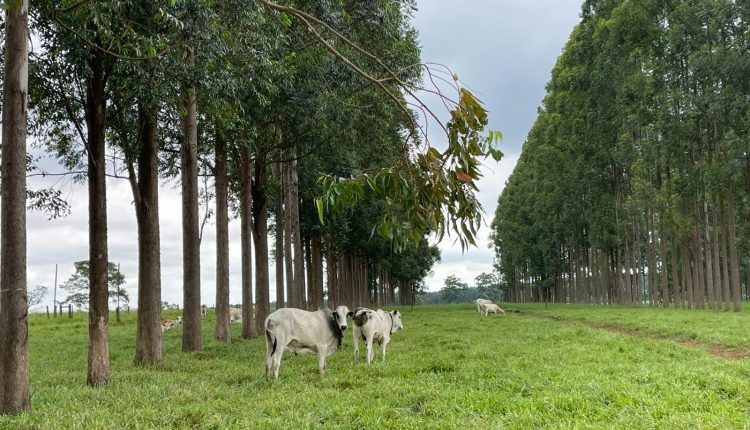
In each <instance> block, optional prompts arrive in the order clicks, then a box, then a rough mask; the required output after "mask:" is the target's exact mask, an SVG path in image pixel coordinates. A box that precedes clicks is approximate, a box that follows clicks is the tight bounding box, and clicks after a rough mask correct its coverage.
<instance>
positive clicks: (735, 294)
mask: <svg viewBox="0 0 750 430" xmlns="http://www.w3.org/2000/svg"><path fill="white" fill-rule="evenodd" d="M733 188H734V187H732V185H729V188H728V190H727V230H728V231H727V236H728V237H729V240H728V242H729V243H728V246H729V258H730V263H731V276H732V302H733V304H734V311H735V312H739V311H740V310H742V304H741V301H740V265H739V258H738V257H737V239H736V235H735V225H734V223H735V221H734V190H733Z"/></svg>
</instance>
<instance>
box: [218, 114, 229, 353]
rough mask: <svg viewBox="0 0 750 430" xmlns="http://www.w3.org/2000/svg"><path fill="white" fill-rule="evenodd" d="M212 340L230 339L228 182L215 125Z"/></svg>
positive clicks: (222, 145) (221, 141) (222, 143)
mask: <svg viewBox="0 0 750 430" xmlns="http://www.w3.org/2000/svg"><path fill="white" fill-rule="evenodd" d="M214 150H215V151H216V172H215V175H216V330H215V332H214V337H215V338H216V340H220V341H224V342H228V341H229V340H231V338H232V331H231V329H230V315H229V205H228V203H227V200H228V194H229V179H228V176H227V142H226V141H225V140H224V135H223V133H222V129H221V126H220V124H218V123H217V124H216V143H215V148H214Z"/></svg>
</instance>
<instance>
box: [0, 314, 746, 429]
mask: <svg viewBox="0 0 750 430" xmlns="http://www.w3.org/2000/svg"><path fill="white" fill-rule="evenodd" d="M542 309H543V306H542ZM542 309H536V308H534V307H528V308H527V307H524V310H535V311H540V312H541V311H542ZM550 309H551V310H548V311H547V312H559V313H560V314H564V315H565V316H567V317H569V318H570V319H575V318H579V319H581V318H589V319H593V318H597V316H595V315H599V314H600V316H601V315H605V313H606V314H609V312H611V311H614V314H613V315H617V321H618V322H631V323H633V324H642V325H644V326H648V325H649V324H650V322H649V321H652V320H653V321H655V322H654V324H655V325H654V326H653V327H655V328H656V327H661V325H662V324H664V325H667V324H668V323H669V322H670V321H673V322H674V321H687V322H688V323H689V324H690V325H691V326H700V325H703V324H709V325H708V326H707V327H705V328H701V329H697V328H696V329H695V332H696V333H697V334H696V335H697V336H707V338H710V336H709V335H710V333H709V332H710V331H711V330H712V327H713V324H714V322H713V321H714V318H716V319H717V321H718V322H717V323H716V326H717V327H718V328H720V327H721V323H720V322H721V320H722V319H725V320H726V324H727V325H734V324H738V325H739V324H741V321H742V320H741V319H737V318H738V317H737V316H735V315H734V314H728V313H709V312H700V311H694V312H673V313H674V314H675V315H677V314H679V315H680V319H676V320H664V321H662V320H661V318H666V317H664V316H663V315H662V314H659V313H658V312H652V310H650V309H643V308H638V309H607V310H604V309H601V308H598V309H586V308H583V307H582V308H581V309H577V308H570V307H565V306H557V307H554V308H552V307H551V308H550ZM402 312H403V313H404V316H403V319H404V326H405V330H404V331H403V332H399V333H397V334H396V335H394V337H393V340H392V342H391V344H390V345H389V349H388V357H387V361H386V363H380V362H379V358H378V360H376V362H375V363H374V364H373V365H371V366H368V365H366V364H364V363H363V362H360V363H358V364H353V363H352V356H353V349H352V343H351V337H350V336H351V333H346V337H345V339H344V346H343V347H342V350H341V351H339V352H338V353H337V354H335V355H334V356H332V357H331V358H330V359H329V361H328V374H327V375H326V376H325V377H323V378H321V377H320V376H319V375H318V374H317V360H316V357H315V356H314V355H301V356H294V355H293V354H285V356H284V359H283V361H282V364H281V378H280V379H279V380H278V381H271V382H269V381H265V380H263V379H262V374H263V369H264V364H263V358H264V354H265V344H264V341H263V339H262V338H259V339H254V340H251V341H244V340H236V341H234V342H232V343H231V344H223V343H219V342H216V341H214V340H213V339H212V333H213V320H212V317H211V316H209V317H208V318H206V319H205V320H204V351H202V352H200V353H191V354H187V353H182V352H180V344H181V343H180V335H181V329H180V328H177V329H174V330H171V331H169V332H167V333H166V337H165V343H164V348H165V360H164V362H163V364H160V365H158V366H154V367H147V368H140V367H136V366H134V365H133V364H132V360H133V354H134V352H133V349H134V338H135V315H134V314H133V313H131V314H129V315H125V319H124V324H122V325H115V324H113V325H112V327H111V332H110V337H111V345H110V352H111V357H112V369H113V376H112V382H111V383H110V384H109V385H108V386H106V387H103V388H98V389H93V388H88V387H86V386H85V375H86V341H87V328H86V316H85V315H83V314H77V315H76V316H75V318H74V319H73V320H68V319H58V320H48V319H47V318H46V317H44V316H36V315H34V316H33V317H32V318H31V320H30V339H29V341H30V350H31V356H30V362H31V364H30V366H31V369H30V371H31V379H32V380H31V389H32V402H33V407H34V411H33V412H31V413H29V414H24V415H21V416H17V417H0V428H2V429H14V430H15V429H27V428H28V429H33V428H40V429H58V428H59V429H67V428H80V429H98V428H102V429H105V428H106V429H125V428H138V429H141V428H142V429H171V428H179V429H182V428H197V429H256V428H257V429H291V428H294V429H301V428H331V429H371V428H383V429H386V428H387V429H391V428H404V429H454V428H461V429H467V428H468V429H475V428H476V429H479V428H512V429H514V428H555V429H556V428H564V429H574V428H575V429H586V428H591V429H601V428H614V429H617V428H621V429H629V430H632V429H643V428H659V429H664V428H669V429H679V428H690V429H693V428H696V429H697V428H700V429H703V428H747V425H748V424H747V423H750V361H749V360H738V361H732V360H725V359H721V358H718V357H714V356H711V355H709V354H708V353H706V352H705V351H704V350H701V349H696V348H687V347H684V346H680V345H678V344H676V343H675V342H672V341H669V340H654V339H649V338H641V337H634V336H628V335H625V334H620V333H613V332H610V331H606V330H596V329H593V328H590V327H588V326H586V325H581V324H564V323H561V322H558V321H554V320H551V319H544V318H535V317H531V316H528V315H525V314H508V315H507V316H505V317H489V318H480V317H479V316H478V315H477V313H476V311H475V310H474V307H473V306H471V305H460V306H430V307H421V308H416V309H415V310H414V311H410V310H408V309H402ZM669 317H671V314H669ZM706 318H708V320H707V319H706ZM706 321H709V322H708V323H707V322H706ZM233 330H234V332H233V335H235V336H236V337H237V338H238V337H239V326H234V327H233ZM677 332H679V331H676V333H677ZM680 333H681V332H680ZM722 336H724V335H722ZM726 336H727V337H726V340H727V342H729V343H731V344H742V345H744V343H743V342H745V340H744V338H745V336H746V335H745V334H744V333H742V332H740V331H736V332H735V333H734V337H732V334H731V330H729V329H727V334H726ZM720 338H722V339H724V337H720ZM376 358H377V356H376Z"/></svg>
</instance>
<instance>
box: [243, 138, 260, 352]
mask: <svg viewBox="0 0 750 430" xmlns="http://www.w3.org/2000/svg"><path fill="white" fill-rule="evenodd" d="M239 170H240V241H241V242H242V244H241V246H242V338H243V339H252V338H254V337H255V336H256V335H257V329H256V327H255V318H254V317H253V281H252V280H253V266H252V258H253V252H252V249H251V245H250V241H251V237H252V234H253V233H252V232H253V220H252V202H253V197H252V181H253V164H252V159H251V157H250V149H248V148H241V149H240V169H239Z"/></svg>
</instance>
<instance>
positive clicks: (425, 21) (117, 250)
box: [27, 0, 581, 310]
mask: <svg viewBox="0 0 750 430" xmlns="http://www.w3.org/2000/svg"><path fill="white" fill-rule="evenodd" d="M580 1H581V0H463V1H448V0H421V1H418V10H417V11H416V12H415V15H414V21H413V23H414V26H415V27H416V28H417V30H418V31H419V34H420V44H421V49H422V61H423V62H433V63H440V64H444V65H446V66H448V67H449V68H450V69H451V70H452V71H453V72H454V73H455V74H457V75H458V77H459V79H460V80H461V83H462V84H463V85H465V86H466V87H467V88H469V89H471V90H472V91H473V92H474V93H475V95H477V96H478V97H479V98H480V99H481V100H482V101H483V102H484V104H485V106H486V107H487V108H488V110H489V113H490V116H489V117H490V124H489V125H490V128H492V129H495V130H500V131H501V132H502V133H503V135H504V138H503V142H502V144H501V147H500V148H501V150H502V151H503V152H504V153H505V157H504V158H503V159H502V160H501V161H500V162H499V163H495V162H494V161H492V160H488V161H487V162H486V163H485V166H484V167H483V174H484V177H483V178H482V179H481V180H480V181H479V184H478V186H479V189H480V192H479V199H480V202H481V204H482V206H483V207H484V209H485V226H484V227H482V228H481V229H480V232H479V240H478V245H479V246H478V247H477V248H472V249H469V250H468V251H466V252H465V253H464V252H462V251H461V248H460V246H459V245H458V244H457V243H454V242H453V241H452V240H451V239H444V240H443V241H442V242H441V243H439V244H438V246H439V247H440V250H441V254H442V260H441V262H440V263H438V264H437V265H436V266H435V267H434V268H433V273H432V275H431V276H429V277H428V278H427V280H426V284H427V286H428V289H429V290H431V291H437V290H439V289H440V288H441V287H442V286H443V282H444V280H445V278H446V277H447V276H448V275H455V276H457V277H459V278H460V279H461V280H463V281H464V282H467V283H469V284H473V281H474V278H475V277H476V276H477V275H479V274H481V273H482V272H490V271H492V262H493V258H494V251H493V250H492V249H491V248H490V246H489V245H490V240H489V232H490V229H489V224H490V223H491V221H492V216H493V214H494V212H495V207H496V206H497V197H498V196H499V194H500V192H501V191H502V188H503V186H504V184H505V181H506V180H507V178H508V176H509V175H510V174H511V172H512V170H513V167H514V165H515V163H516V161H517V160H518V156H519V153H520V150H521V145H522V143H523V141H524V139H525V136H526V134H527V133H528V131H529V129H530V128H531V125H532V124H533V122H534V119H535V118H536V112H537V108H538V107H539V105H540V104H541V100H542V98H543V97H544V93H545V91H544V86H545V84H546V83H547V81H548V80H549V78H550V71H551V69H552V66H553V65H554V63H555V61H556V59H557V57H558V56H559V54H560V52H561V50H562V47H563V45H564V44H565V42H566V40H567V38H568V36H569V34H570V32H571V31H572V29H573V27H574V26H575V24H576V23H577V22H578V19H579V12H580ZM428 103H430V104H433V106H431V107H434V110H435V111H440V109H439V108H440V107H439V106H437V105H434V104H435V103H436V101H435V100H432V101H431V102H428ZM442 111H443V112H445V109H444V108H443V109H442ZM436 129H437V126H432V128H431V130H433V132H431V133H430V141H431V143H432V144H433V145H435V146H438V147H439V146H440V145H441V142H442V141H443V140H444V139H443V138H442V137H441V136H439V135H437V134H434V133H436ZM49 171H51V172H60V171H62V168H54V167H52V168H50V170H49ZM51 181H56V182H57V185H58V186H59V188H60V189H61V190H62V191H63V195H64V197H65V198H66V199H67V201H68V202H69V203H70V204H71V215H70V216H68V217H66V218H63V219H57V220H48V219H47V217H46V216H45V215H44V214H41V213H33V212H32V213H29V214H28V218H27V240H28V244H27V245H28V262H27V264H28V268H27V275H28V284H29V285H30V286H35V285H45V286H48V287H49V288H50V293H49V295H48V296H47V297H46V298H45V300H44V301H43V302H42V305H41V306H37V309H36V310H40V309H43V308H44V305H51V304H52V300H53V297H52V296H53V286H54V283H55V265H57V266H58V268H57V280H58V281H57V282H58V286H59V285H60V284H61V283H62V282H64V281H65V280H66V279H68V278H69V277H70V275H71V274H72V273H73V272H74V268H73V263H74V262H75V261H80V260H86V259H88V227H87V223H88V218H87V213H88V210H87V207H88V206H87V205H88V200H87V191H86V187H85V186H84V185H82V184H75V183H72V182H71V181H69V180H67V179H59V178H58V179H52V180H51V179H50V178H38V177H34V178H29V187H30V188H35V187H43V186H44V187H46V186H49V184H50V183H51ZM107 193H108V199H107V205H108V211H107V212H108V222H109V259H110V261H113V262H115V263H119V264H120V267H121V271H122V273H124V274H125V276H126V284H125V285H124V287H125V288H126V289H127V290H128V292H129V293H130V299H131V304H135V303H136V302H137V300H136V297H137V296H136V291H137V274H138V254H137V248H138V242H137V226H136V221H135V209H134V207H133V204H132V200H133V198H132V194H131V191H130V187H129V185H128V183H127V182H126V181H124V180H118V179H110V180H109V181H108V189H107ZM159 204H160V208H159V214H160V220H161V226H160V228H161V267H162V299H163V300H166V301H168V302H170V303H177V304H180V306H181V305H182V282H181V281H182V228H181V218H180V217H181V214H180V207H181V200H180V194H179V184H178V183H176V182H163V183H162V186H161V189H160V195H159ZM214 227H215V226H214V224H209V225H207V226H206V228H205V230H204V236H203V241H202V244H201V296H202V302H203V303H205V304H207V305H209V306H210V305H213V303H214V302H215V294H216V292H215V288H214V286H215V273H216V266H215V261H216V257H215V256H216V246H215V240H216V239H215V235H214ZM229 236H230V251H229V252H230V302H231V303H240V302H241V297H242V295H241V290H240V243H239V236H240V231H239V223H238V222H237V221H233V222H231V223H230V228H229ZM270 275H271V282H270V285H271V300H274V298H275V297H274V296H275V294H274V293H275V291H274V288H273V285H275V280H274V270H270ZM57 294H58V296H57V299H58V300H61V299H62V298H64V297H65V292H64V291H62V290H60V289H59V288H58V291H57Z"/></svg>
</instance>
